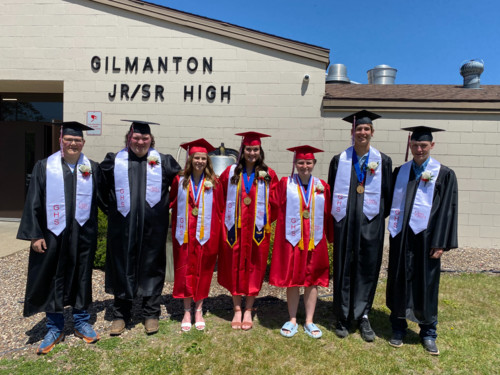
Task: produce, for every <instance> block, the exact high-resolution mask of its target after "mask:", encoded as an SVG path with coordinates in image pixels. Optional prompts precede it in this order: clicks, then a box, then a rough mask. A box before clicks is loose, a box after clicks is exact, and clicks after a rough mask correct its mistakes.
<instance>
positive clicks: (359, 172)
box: [352, 151, 370, 185]
mask: <svg viewBox="0 0 500 375" xmlns="http://www.w3.org/2000/svg"><path fill="white" fill-rule="evenodd" d="M369 159H370V151H368V155H367V157H366V160H365V163H364V164H363V166H362V167H360V166H359V160H358V155H357V154H356V151H353V153H352V163H353V164H354V169H355V171H356V176H357V177H358V182H359V184H360V185H363V184H364V182H365V177H366V166H367V165H368V160H369Z"/></svg>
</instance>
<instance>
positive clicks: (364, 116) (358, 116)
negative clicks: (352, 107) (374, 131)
mask: <svg viewBox="0 0 500 375" xmlns="http://www.w3.org/2000/svg"><path fill="white" fill-rule="evenodd" d="M380 117H382V116H380V115H377V114H376V113H373V112H370V111H367V110H365V109H363V110H362V111H359V112H356V113H353V114H352V115H349V116H347V117H344V118H343V119H342V120H344V121H346V122H348V123H350V124H352V125H353V126H352V128H353V129H354V128H356V126H358V125H361V124H373V122H372V121H374V120H376V119H378V118H380Z"/></svg>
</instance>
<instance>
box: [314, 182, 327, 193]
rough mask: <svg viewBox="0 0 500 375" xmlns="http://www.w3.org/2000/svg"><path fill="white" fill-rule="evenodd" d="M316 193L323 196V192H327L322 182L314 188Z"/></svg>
mask: <svg viewBox="0 0 500 375" xmlns="http://www.w3.org/2000/svg"><path fill="white" fill-rule="evenodd" d="M314 191H315V192H316V193H318V194H323V192H324V191H325V187H324V186H323V184H322V183H321V182H319V183H318V184H317V185H316V186H315V187H314Z"/></svg>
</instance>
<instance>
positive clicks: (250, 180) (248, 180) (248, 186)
mask: <svg viewBox="0 0 500 375" xmlns="http://www.w3.org/2000/svg"><path fill="white" fill-rule="evenodd" d="M254 179H255V169H253V170H252V174H251V175H250V178H248V175H247V170H246V169H245V168H244V169H243V182H244V183H245V191H246V193H247V194H250V190H251V189H252V184H253V180H254Z"/></svg>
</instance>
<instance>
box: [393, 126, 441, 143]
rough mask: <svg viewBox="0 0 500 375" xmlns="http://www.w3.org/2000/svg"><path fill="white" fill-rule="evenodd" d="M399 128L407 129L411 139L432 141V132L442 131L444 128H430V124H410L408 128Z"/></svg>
mask: <svg viewBox="0 0 500 375" xmlns="http://www.w3.org/2000/svg"><path fill="white" fill-rule="evenodd" d="M401 130H407V131H410V132H412V133H411V140H412V141H429V142H432V139H433V138H432V133H434V132H443V131H444V129H438V128H431V127H430V126H410V127H409V128H402V129H401Z"/></svg>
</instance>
